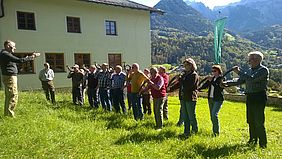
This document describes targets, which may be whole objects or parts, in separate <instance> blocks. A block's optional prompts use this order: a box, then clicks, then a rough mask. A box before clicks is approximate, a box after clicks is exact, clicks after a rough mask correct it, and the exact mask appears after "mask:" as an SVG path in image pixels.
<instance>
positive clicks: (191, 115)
mask: <svg viewBox="0 0 282 159" xmlns="http://www.w3.org/2000/svg"><path fill="white" fill-rule="evenodd" d="M181 102H182V104H181V111H182V115H183V120H184V134H185V135H189V134H190V126H192V131H193V132H194V133H197V132H198V123H197V119H196V112H195V111H196V102H195V101H183V100H181Z"/></svg>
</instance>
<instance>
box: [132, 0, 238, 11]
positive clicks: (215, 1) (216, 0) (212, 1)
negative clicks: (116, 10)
mask: <svg viewBox="0 0 282 159" xmlns="http://www.w3.org/2000/svg"><path fill="white" fill-rule="evenodd" d="M131 1H134V2H137V3H141V4H144V5H147V6H150V7H153V6H154V5H156V4H157V3H158V2H159V1H160V0H131ZM184 1H185V0H184ZM195 1H196V2H202V3H204V4H205V5H206V6H208V7H209V8H211V9H213V7H214V6H223V5H227V4H229V3H234V2H238V1H240V0H195Z"/></svg>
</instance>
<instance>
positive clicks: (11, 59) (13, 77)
mask: <svg viewBox="0 0 282 159" xmlns="http://www.w3.org/2000/svg"><path fill="white" fill-rule="evenodd" d="M15 50H16V43H15V42H13V41H11V40H6V41H5V42H4V49H3V50H2V51H1V53H0V60H1V62H0V63H1V71H2V82H3V84H4V86H5V107H4V115H5V116H11V117H14V116H15V108H16V105H17V102H18V87H17V74H18V68H17V64H16V63H24V62H28V61H32V60H34V59H35V58H36V57H37V56H39V55H40V53H33V54H32V55H31V56H27V57H24V58H18V57H16V56H14V55H13V53H14V52H15Z"/></svg>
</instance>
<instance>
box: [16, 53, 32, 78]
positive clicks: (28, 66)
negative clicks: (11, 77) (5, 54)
mask: <svg viewBox="0 0 282 159" xmlns="http://www.w3.org/2000/svg"><path fill="white" fill-rule="evenodd" d="M14 55H15V56H17V57H18V58H24V57H26V56H31V55H32V53H14ZM17 67H18V71H19V74H33V73H35V71H34V61H28V62H25V63H17Z"/></svg>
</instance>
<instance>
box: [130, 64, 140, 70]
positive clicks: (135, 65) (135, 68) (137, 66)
mask: <svg viewBox="0 0 282 159" xmlns="http://www.w3.org/2000/svg"><path fill="white" fill-rule="evenodd" d="M131 69H132V70H133V71H134V72H136V71H138V70H139V64H138V63H134V64H132V66H131Z"/></svg>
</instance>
